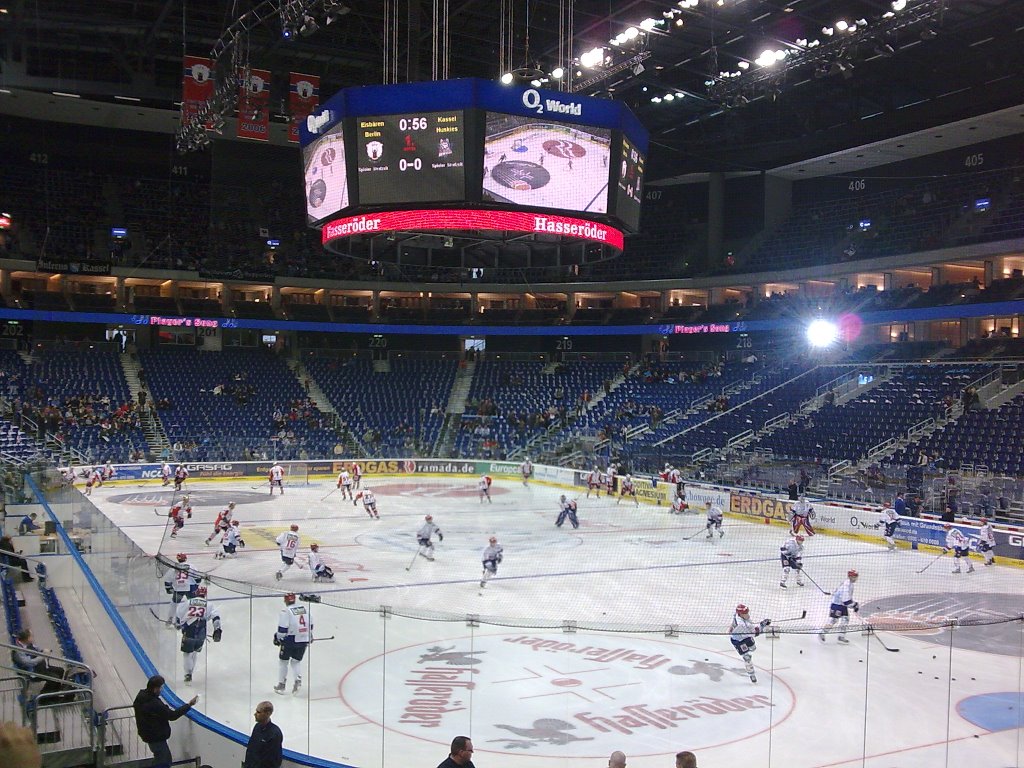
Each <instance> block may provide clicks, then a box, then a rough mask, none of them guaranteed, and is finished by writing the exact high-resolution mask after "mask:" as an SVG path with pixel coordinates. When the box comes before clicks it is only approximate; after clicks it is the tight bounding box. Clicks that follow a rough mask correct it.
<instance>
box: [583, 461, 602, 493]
mask: <svg viewBox="0 0 1024 768" xmlns="http://www.w3.org/2000/svg"><path fill="white" fill-rule="evenodd" d="M601 475H602V472H601V470H600V469H598V468H597V465H596V464H595V465H594V468H593V469H592V470H590V474H589V475H587V498H588V499H589V498H590V492H591V491H594V493H595V494H596V496H597V498H599V499H600V498H601V486H602V485H603V482H602V477H601Z"/></svg>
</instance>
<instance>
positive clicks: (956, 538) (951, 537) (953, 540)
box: [942, 523, 974, 573]
mask: <svg viewBox="0 0 1024 768" xmlns="http://www.w3.org/2000/svg"><path fill="white" fill-rule="evenodd" d="M942 527H943V528H944V529H945V531H946V546H945V547H944V548H943V550H942V554H946V553H947V552H949V550H951V549H952V550H953V573H960V561H961V560H963V559H964V558H966V559H967V572H968V573H974V563H972V562H971V543H970V542H969V541H967V537H966V536H964V535H963V534H962V533H961V532H960V529H959V528H954V527H953V526H952V525H950V524H949V523H946V524H945V525H943V526H942Z"/></svg>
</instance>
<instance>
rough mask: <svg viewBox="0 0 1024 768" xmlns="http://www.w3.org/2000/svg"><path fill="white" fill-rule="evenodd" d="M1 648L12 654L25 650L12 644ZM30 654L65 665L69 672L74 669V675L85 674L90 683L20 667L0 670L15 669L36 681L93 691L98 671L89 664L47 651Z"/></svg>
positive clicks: (0, 665)
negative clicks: (93, 682)
mask: <svg viewBox="0 0 1024 768" xmlns="http://www.w3.org/2000/svg"><path fill="white" fill-rule="evenodd" d="M0 648H4V649H6V650H8V651H10V652H12V653H14V652H17V651H24V650H25V649H24V648H22V647H21V646H20V645H11V644H10V643H0ZM30 652H31V653H32V654H33V655H35V656H42V657H43V658H44V659H47V660H52V661H55V662H57V663H59V664H63V665H64V666H65V667H67V668H68V669H69V670H70V669H71V668H74V669H75V670H76V671H74V672H73V673H72V674H76V675H79V674H84V675H86V677H87V681H88V682H86V683H78V682H76V681H74V680H71V679H68V678H63V677H51V676H49V675H41V674H39V673H37V672H32V671H30V670H27V669H21V668H20V667H14V666H8V665H6V664H0V668H5V669H14V670H15V671H17V672H18V673H19V674H24V675H28V676H31V677H32V678H33V679H35V680H46V681H54V682H59V683H66V684H69V685H72V686H74V687H75V689H76V690H77V689H82V690H91V689H92V681H93V678H94V677H95V676H96V671H95V670H94V669H93V668H92V667H90V666H89V665H88V664H86V663H85V662H83V661H74V660H73V659H68V658H65V657H64V656H58V655H56V654H53V653H47V652H46V651H35V650H33V651H30ZM12 658H13V657H12Z"/></svg>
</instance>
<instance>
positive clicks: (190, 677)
mask: <svg viewBox="0 0 1024 768" xmlns="http://www.w3.org/2000/svg"><path fill="white" fill-rule="evenodd" d="M191 682H192V675H185V684H186V685H187V684H188V683H191Z"/></svg>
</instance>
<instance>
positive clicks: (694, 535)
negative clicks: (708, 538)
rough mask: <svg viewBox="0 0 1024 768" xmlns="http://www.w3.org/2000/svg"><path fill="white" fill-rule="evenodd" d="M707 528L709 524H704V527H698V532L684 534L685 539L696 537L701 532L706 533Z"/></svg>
mask: <svg viewBox="0 0 1024 768" xmlns="http://www.w3.org/2000/svg"><path fill="white" fill-rule="evenodd" d="M706 530H707V526H704V527H703V528H698V529H697V532H696V533H691V534H690V535H689V536H684V537H683V541H689V540H690V539H693V538H696V537H697V536H699V535H700V534H702V533H704V532H705V531H706Z"/></svg>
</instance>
